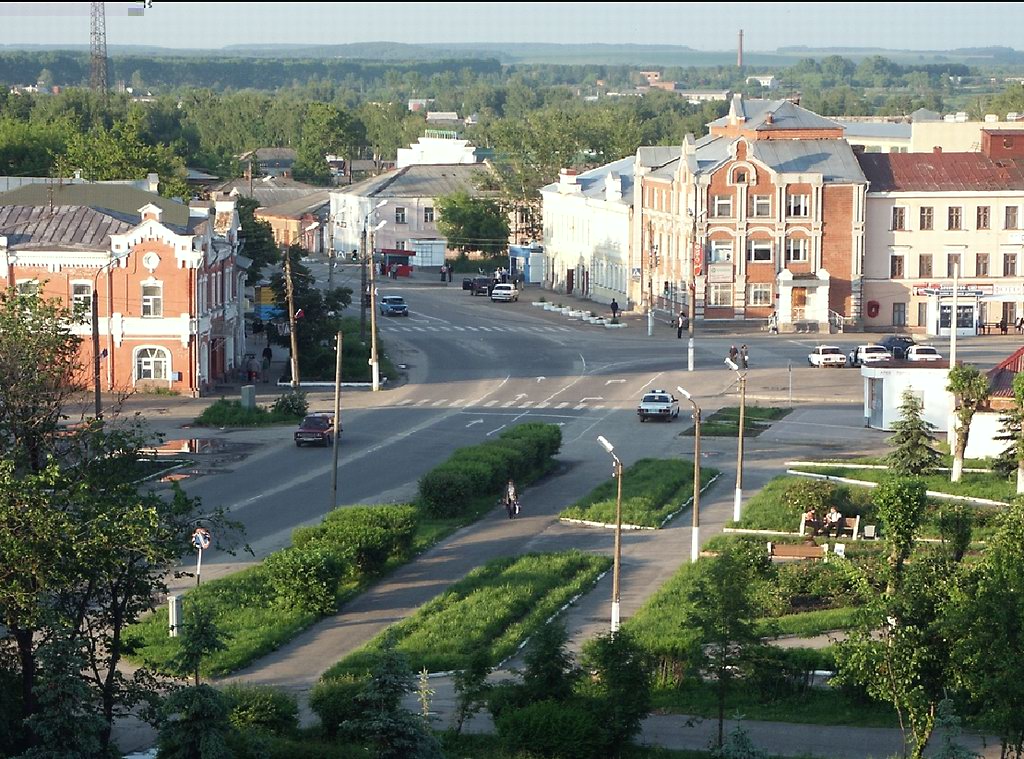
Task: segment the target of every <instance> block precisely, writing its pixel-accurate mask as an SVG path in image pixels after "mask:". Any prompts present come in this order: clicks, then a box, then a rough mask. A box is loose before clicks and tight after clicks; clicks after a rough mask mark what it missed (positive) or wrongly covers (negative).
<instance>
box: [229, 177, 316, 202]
mask: <svg viewBox="0 0 1024 759" xmlns="http://www.w3.org/2000/svg"><path fill="white" fill-rule="evenodd" d="M323 189H324V188H323V187H317V186H316V185H311V184H306V183H305V182H297V181H295V180H294V179H291V178H289V177H260V178H257V179H254V180H253V182H252V192H249V180H248V179H233V180H231V181H230V182H225V183H224V184H222V185H221V186H220V187H218V188H217V191H218V192H226V193H229V194H230V193H232V192H237V194H239V195H242V196H243V197H247V198H255V200H256V202H257V203H259V204H260V207H266V208H269V207H271V206H277V205H280V204H282V203H289V202H291V201H294V200H298V199H300V198H306V197H309V196H310V195H313V194H315V193H318V192H321V191H323Z"/></svg>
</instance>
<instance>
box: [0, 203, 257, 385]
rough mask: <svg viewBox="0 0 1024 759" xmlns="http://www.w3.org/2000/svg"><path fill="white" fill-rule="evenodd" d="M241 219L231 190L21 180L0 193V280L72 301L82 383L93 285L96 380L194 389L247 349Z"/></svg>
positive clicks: (89, 355)
mask: <svg viewBox="0 0 1024 759" xmlns="http://www.w3.org/2000/svg"><path fill="white" fill-rule="evenodd" d="M130 209H134V210H130ZM238 226H239V225H238V214H237V213H236V211H235V204H234V201H231V200H228V201H223V200H222V201H216V202H214V203H196V204H193V205H192V206H186V205H184V204H182V203H178V202H176V201H172V200H167V199H166V198H162V197H160V196H159V195H156V194H153V193H148V192H144V191H141V190H136V189H134V188H130V187H124V186H110V185H74V186H66V187H61V188H56V189H55V188H52V187H46V186H43V185H33V186H29V187H24V188H21V189H19V190H15V191H13V192H9V193H4V194H3V195H0V286H2V287H5V288H8V287H16V288H18V289H19V290H21V291H23V292H39V293H40V294H42V295H43V296H44V297H47V298H58V299H60V300H62V301H64V302H66V303H73V304H75V305H78V306H79V307H80V308H81V312H82V313H83V320H82V322H81V323H79V324H76V325H75V328H74V329H75V332H76V333H77V334H79V335H81V337H82V338H83V341H82V365H83V366H84V367H86V370H85V371H86V376H85V377H83V384H89V383H90V382H91V378H92V373H91V367H92V365H93V363H92V362H93V350H92V339H91V338H92V327H91V323H90V319H89V318H88V315H89V313H90V311H91V300H92V294H93V290H94V289H95V291H96V293H97V296H98V302H99V342H100V351H101V357H102V360H101V378H100V379H101V386H102V388H103V389H104V390H115V391H120V392H125V391H132V390H146V389H154V388H167V389H169V390H173V391H177V392H179V393H183V394H189V395H199V394H200V393H202V392H203V391H204V390H207V389H210V388H212V386H213V385H214V384H215V383H216V382H217V381H218V380H220V379H222V378H225V377H226V376H228V375H229V374H231V373H232V372H233V371H234V370H235V368H236V367H240V365H241V361H242V357H243V355H244V351H245V335H244V328H243V313H242V306H241V304H242V302H243V298H242V287H243V285H244V267H245V266H247V265H248V261H247V260H246V259H245V258H244V257H242V256H240V255H239V251H238Z"/></svg>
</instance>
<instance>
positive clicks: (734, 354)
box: [729, 345, 740, 364]
mask: <svg viewBox="0 0 1024 759" xmlns="http://www.w3.org/2000/svg"><path fill="white" fill-rule="evenodd" d="M739 355H740V352H739V351H738V350H737V349H736V346H735V345H730V346H729V360H730V361H732V362H733V363H734V364H735V363H737V360H736V359H737V358H738V357H739Z"/></svg>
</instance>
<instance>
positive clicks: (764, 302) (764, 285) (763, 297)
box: [747, 282, 772, 308]
mask: <svg viewBox="0 0 1024 759" xmlns="http://www.w3.org/2000/svg"><path fill="white" fill-rule="evenodd" d="M771 304H772V285H771V283H770V282H755V283H754V284H752V285H747V305H748V306H756V307H758V308H760V307H764V306H770V305H771Z"/></svg>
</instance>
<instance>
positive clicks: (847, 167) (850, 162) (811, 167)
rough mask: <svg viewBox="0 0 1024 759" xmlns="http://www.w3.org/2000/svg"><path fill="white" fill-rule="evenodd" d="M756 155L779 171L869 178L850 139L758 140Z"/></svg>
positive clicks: (852, 179)
mask: <svg viewBox="0 0 1024 759" xmlns="http://www.w3.org/2000/svg"><path fill="white" fill-rule="evenodd" d="M751 146H752V148H753V152H754V157H755V158H756V159H758V160H759V161H763V162H764V163H766V164H767V165H768V166H770V167H771V168H772V169H774V170H775V171H783V172H787V173H790V174H792V173H804V172H806V173H812V172H813V173H815V174H821V175H822V177H823V178H824V180H825V181H826V182H865V181H867V180H866V179H865V178H864V172H863V171H861V168H860V164H859V163H858V162H857V156H856V155H855V154H854V152H853V148H851V147H850V146H849V144H848V143H847V142H846V140H755V141H753V142H752V143H751Z"/></svg>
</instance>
